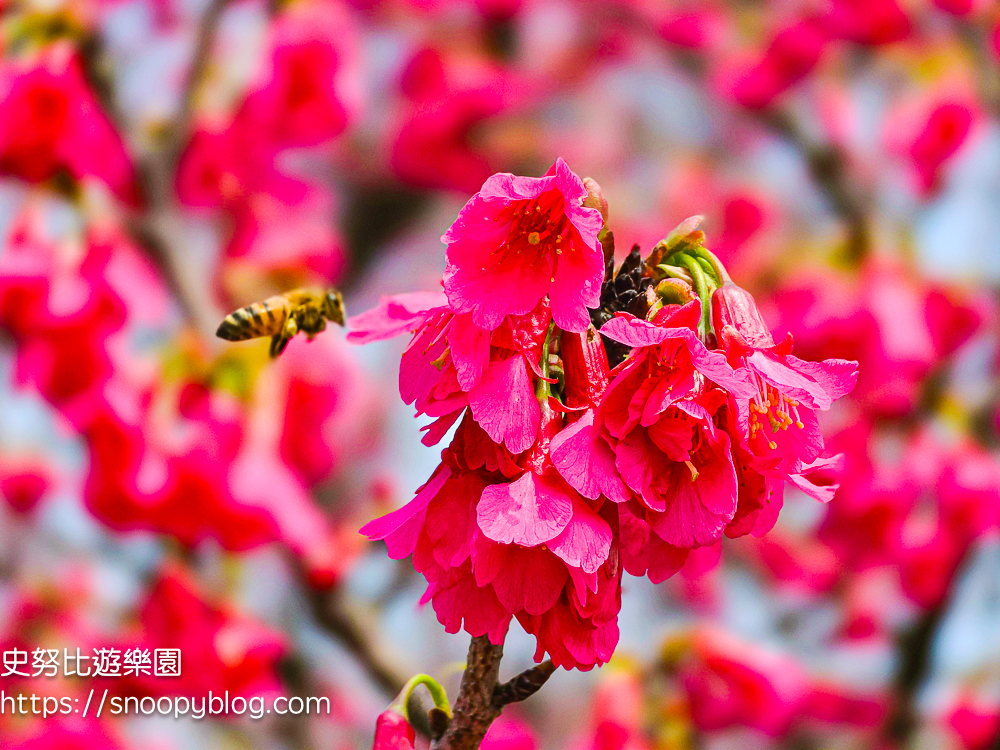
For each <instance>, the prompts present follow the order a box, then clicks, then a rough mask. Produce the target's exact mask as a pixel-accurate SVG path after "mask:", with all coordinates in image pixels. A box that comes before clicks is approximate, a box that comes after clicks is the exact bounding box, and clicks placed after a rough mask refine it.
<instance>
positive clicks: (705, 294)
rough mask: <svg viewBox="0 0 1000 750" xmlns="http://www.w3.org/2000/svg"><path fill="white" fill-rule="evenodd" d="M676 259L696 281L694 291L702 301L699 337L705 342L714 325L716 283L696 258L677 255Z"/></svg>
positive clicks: (685, 254)
mask: <svg viewBox="0 0 1000 750" xmlns="http://www.w3.org/2000/svg"><path fill="white" fill-rule="evenodd" d="M674 258H675V259H676V260H677V262H678V263H679V264H680V265H682V266H683V267H684V268H686V269H687V270H688V271H690V272H691V278H692V280H693V281H694V284H693V286H694V290H695V291H696V292H697V293H698V298H699V299H700V300H701V321H700V322H699V323H698V335H699V336H700V337H701V340H702V341H705V340H706V339H707V337H708V332H709V330H710V328H711V325H712V318H711V316H712V292H714V291H715V289H716V285H715V282H714V281H713V280H712V279H711V278H710V277H709V275H708V274H707V273H705V269H704V268H702V267H701V264H700V263H699V262H698V260H697V259H696V258H695V257H693V256H691V255H688V254H687V253H680V254H678V255H675V256H674Z"/></svg>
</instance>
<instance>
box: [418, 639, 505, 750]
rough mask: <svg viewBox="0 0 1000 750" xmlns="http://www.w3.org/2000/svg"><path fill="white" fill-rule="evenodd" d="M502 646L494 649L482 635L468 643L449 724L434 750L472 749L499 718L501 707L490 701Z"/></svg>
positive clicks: (494, 690)
mask: <svg viewBox="0 0 1000 750" xmlns="http://www.w3.org/2000/svg"><path fill="white" fill-rule="evenodd" d="M502 657H503V644H501V645H499V646H495V645H494V644H492V643H490V639H489V638H488V637H487V636H485V635H481V636H477V637H476V638H473V639H472V643H470V644H469V656H468V660H467V662H466V667H465V673H464V674H463V675H462V686H461V688H459V691H458V698H457V699H456V700H455V703H454V705H453V706H452V717H451V722H450V723H449V724H448V728H447V729H446V730H445V732H444V734H443V735H442V736H441V738H440V739H439V740H437V741H435V742H434V744H433V745H432V748H433V749H434V750H476V748H478V747H479V743H480V742H482V740H483V737H484V736H486V730H487V729H489V728H490V724H492V723H493V721H494V719H496V718H497V717H498V716H499V715H500V711H501V709H502V708H503V706H501V705H498V704H497V702H496V701H495V700H494V695H495V693H496V689H497V675H498V674H499V672H500V659H501V658H502Z"/></svg>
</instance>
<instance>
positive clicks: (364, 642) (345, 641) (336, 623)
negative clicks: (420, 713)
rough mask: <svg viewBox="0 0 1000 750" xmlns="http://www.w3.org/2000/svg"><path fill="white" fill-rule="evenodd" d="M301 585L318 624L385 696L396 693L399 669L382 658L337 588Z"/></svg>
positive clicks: (399, 687) (400, 677)
mask: <svg viewBox="0 0 1000 750" xmlns="http://www.w3.org/2000/svg"><path fill="white" fill-rule="evenodd" d="M303 587H304V588H305V590H306V592H307V595H308V596H309V601H310V604H311V605H312V610H313V615H314V616H315V618H316V621H317V622H318V623H319V625H320V626H321V627H322V628H323V629H324V630H325V631H326V632H328V633H330V634H331V635H332V636H333V637H334V638H336V639H337V640H338V641H339V642H340V643H341V644H342V645H343V646H344V647H345V648H346V649H347V650H348V651H349V652H350V653H351V655H352V656H353V657H354V658H355V659H356V660H357V661H358V664H360V665H361V667H362V668H363V669H364V670H365V672H366V673H367V674H368V676H369V677H370V678H371V679H372V682H374V683H375V684H376V685H378V687H379V688H380V689H381V690H382V691H383V692H384V693H385V694H386V695H388V696H395V695H397V694H398V693H399V691H400V690H402V689H403V685H404V684H405V683H406V679H405V678H404V677H403V675H402V673H401V671H400V670H398V669H397V668H396V667H395V666H393V665H390V664H388V663H387V662H386V660H385V659H384V658H383V656H382V653H383V649H381V648H379V647H378V645H377V644H376V643H374V642H373V640H372V638H371V637H370V633H371V628H368V627H365V625H364V624H363V623H361V622H359V621H358V618H357V617H356V616H354V615H353V613H351V612H350V610H349V608H348V607H346V606H345V604H344V600H343V594H342V593H341V592H340V591H338V590H337V589H327V590H319V589H315V588H312V587H310V586H309V585H308V584H307V583H303Z"/></svg>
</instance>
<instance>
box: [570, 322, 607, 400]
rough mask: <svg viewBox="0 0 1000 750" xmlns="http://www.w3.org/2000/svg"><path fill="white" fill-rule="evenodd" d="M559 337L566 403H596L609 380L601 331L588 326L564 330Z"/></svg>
mask: <svg viewBox="0 0 1000 750" xmlns="http://www.w3.org/2000/svg"><path fill="white" fill-rule="evenodd" d="M561 338H562V342H561V346H562V357H563V370H564V371H565V384H566V405H567V406H568V407H569V408H571V409H577V408H580V407H596V406H597V404H598V403H599V402H600V400H601V396H603V395H604V391H606V390H607V388H608V383H610V382H611V377H610V375H609V371H610V368H609V367H608V355H607V353H606V352H605V351H604V342H603V341H602V340H601V335H600V334H599V333H598V332H597V329H595V328H594V327H593V326H591V327H590V328H588V329H587V330H586V331H584V332H583V333H569V332H567V331H563V334H562V337H561Z"/></svg>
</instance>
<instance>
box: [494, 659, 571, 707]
mask: <svg viewBox="0 0 1000 750" xmlns="http://www.w3.org/2000/svg"><path fill="white" fill-rule="evenodd" d="M555 671H556V665H555V664H553V663H552V660H551V659H546V660H545V661H543V662H542V663H541V664H537V665H535V666H534V667H532V668H531V669H526V670H525V671H523V672H521V674H519V675H517V677H514V678H513V679H511V680H508V681H507V682H505V683H503V684H502V685H497V687H496V689H495V690H494V691H493V701H494V702H495V703H496V704H498V705H499V706H500V707H501V708H503V707H504V706H506V705H508V704H509V703H520V702H521V701H523V700H526V699H528V698H530V697H531V696H533V695H534V694H535V693H537V692H538V691H539V690H541V688H542V685H544V684H545V683H546V682H548V680H549V677H551V676H552V673H553V672H555Z"/></svg>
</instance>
